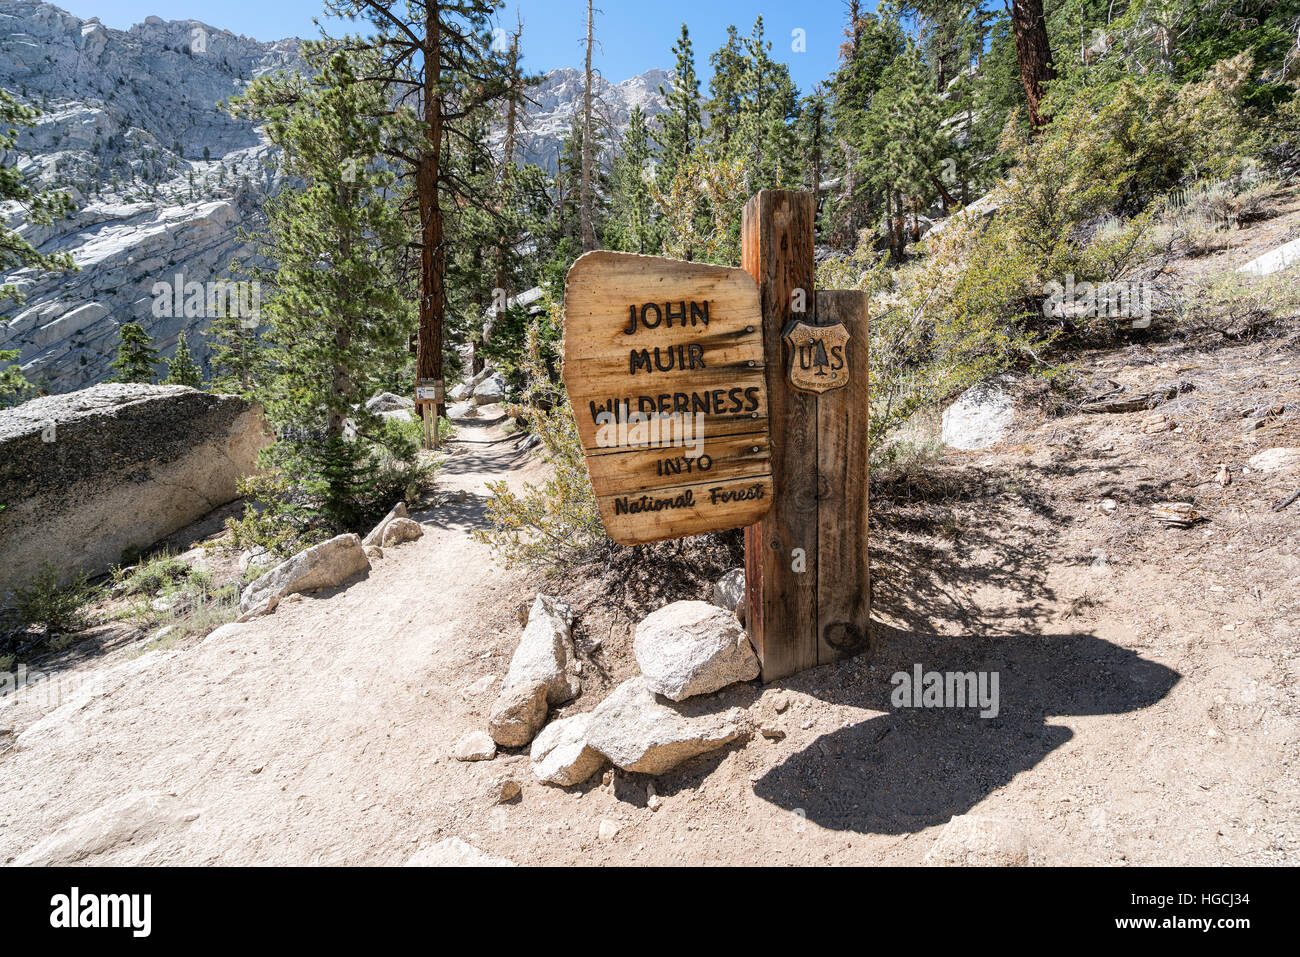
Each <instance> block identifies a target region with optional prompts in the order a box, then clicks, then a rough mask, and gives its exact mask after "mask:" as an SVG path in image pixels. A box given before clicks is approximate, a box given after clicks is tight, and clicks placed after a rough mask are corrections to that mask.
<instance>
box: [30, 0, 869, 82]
mask: <svg viewBox="0 0 1300 957" xmlns="http://www.w3.org/2000/svg"><path fill="white" fill-rule="evenodd" d="M54 2H55V4H56V5H57V6H61V7H63V8H64V9H65V10H68V11H69V12H70V13H73V14H75V15H76V16H79V17H82V18H83V19H85V18H89V17H92V16H97V17H99V19H100V20H101V21H102V22H104V23H105V24H107V25H108V26H110V27H115V28H117V29H120V30H124V29H126V28H127V27H129V26H131V25H132V24H134V23H139V22H140V21H141V20H143V19H144V18H145V17H147V16H149V15H151V14H152V15H154V16H159V17H162V18H163V19H166V20H201V21H203V22H204V23H208V24H211V25H212V26H215V27H221V28H223V29H226V30H231V31H233V32H235V33H242V34H246V35H248V36H251V37H255V38H257V39H258V40H279V39H281V38H283V37H286V36H315V34H316V30H315V28H314V27H313V26H312V22H311V21H312V18H313V17H315V16H318V15H319V14H320V12H321V9H322V7H323V3H322V2H321V0H224V2H222V3H213V2H212V0H54ZM596 5H597V9H598V10H601V9H602V8H603V12H602V13H598V14H597V16H596V36H597V39H598V40H600V43H601V49H599V50H598V51H597V54H596V57H595V60H596V66H597V68H598V69H600V71H601V72H602V73H603V74H604V76H605V78H606V79H607V80H609V81H610V82H611V83H617V82H619V81H620V80H625V79H627V78H628V77H630V76H635V75H637V74H638V73H643V72H644V71H646V70H648V69H650V68H652V67H660V68H662V69H666V70H667V69H672V66H673V57H672V53H671V48H672V45H673V43H674V42H675V41H676V39H677V34H678V31H679V30H680V29H681V25H682V23H686V24H687V25H688V26H689V27H690V31H691V41H692V43H693V44H694V46H695V58H696V69H697V70H698V71H699V73H700V76H701V82H702V83H704V84H705V85H706V91H707V78H708V75H709V63H708V57H709V54H710V53H712V52H713V51H714V50H716V49H717V48H718V47H719V46H721V45H722V42H723V40H724V39H725V38H726V30H727V25H728V24H731V23H734V24H736V26H737V28H739V30H740V32H741V34H742V35H748V34H749V31H750V28H751V27H752V26H753V24H754V18H755V17H757V16H758V15H759V14H762V16H763V22H764V24H765V26H766V33H767V38H768V39H769V40H771V41H772V55H773V56H774V57H775V58H776V59H779V60H781V61H783V62H785V63H787V64H788V65H789V66H790V72H791V75H792V76H793V78H794V81H795V83H796V84H798V86H799V90H800V92H802V93H807V92H808V91H809V90H810V89H811V88H812V86H813V84H814V83H817V82H819V81H821V80H824V79H825V78H826V77H827V75H829V74H830V72H831V71H832V70H833V69H834V68H835V62H836V57H837V55H838V51H839V46H840V43H841V42H842V41H843V31H844V16H845V4H844V2H843V0H802V2H799V3H792V2H790V0H784V2H781V0H596ZM864 6H866V7H871V8H874V7H875V3H874V2H868V3H865V4H864ZM516 7H518V8H519V10H520V12H521V13H522V15H523V18H524V56H525V65H526V66H527V67H528V68H529V69H530V70H533V71H536V72H543V71H546V70H552V69H555V68H557V67H562V66H572V67H577V66H581V65H582V49H581V45H580V43H579V40H580V39H581V38H582V36H583V34H584V31H585V27H586V19H585V18H586V0H508V2H507V4H506V7H505V10H504V11H503V13H502V18H503V20H504V24H503V25H505V24H509V25H513V23H514V20H515V8H516ZM795 30H802V31H804V32H803V37H804V41H805V50H804V52H795V51H794V50H793V49H792V47H793V44H794V34H793V31H795ZM330 32H331V33H333V32H338V31H337V30H336V29H335V28H331V31H330Z"/></svg>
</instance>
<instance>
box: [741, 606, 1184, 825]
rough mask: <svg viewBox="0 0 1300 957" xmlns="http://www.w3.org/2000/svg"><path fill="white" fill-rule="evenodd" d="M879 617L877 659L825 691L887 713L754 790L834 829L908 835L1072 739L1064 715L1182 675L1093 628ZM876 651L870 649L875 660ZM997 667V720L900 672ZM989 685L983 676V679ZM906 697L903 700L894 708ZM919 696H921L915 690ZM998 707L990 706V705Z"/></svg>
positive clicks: (1112, 708) (1149, 699)
mask: <svg viewBox="0 0 1300 957" xmlns="http://www.w3.org/2000/svg"><path fill="white" fill-rule="evenodd" d="M874 624H875V630H877V631H884V632H886V633H885V634H876V635H873V644H874V645H875V646H876V647H878V648H881V649H883V654H881V655H880V660H873V661H872V662H871V664H870V665H869V666H868V665H864V668H865V669H866V672H865V673H864V674H859V675H857V676H855V677H853V678H852V680H851V681H847V682H846V683H845V686H844V687H843V688H841V689H838V690H837V689H827V690H826V691H825V692H823V694H822V696H823V697H825V698H826V699H827V700H831V701H834V702H836V703H841V704H849V705H853V706H856V707H863V708H867V709H871V710H874V711H881V712H884V713H883V714H881V715H878V716H875V717H871V718H868V719H866V720H863V721H860V722H857V723H854V724H851V725H848V726H846V727H843V728H840V729H839V730H836V731H832V732H830V733H828V734H824V735H821V736H820V737H818V738H817V739H816V740H815V741H814V742H813V743H812V744H811V745H809V746H808V747H806V748H804V749H803V750H802V751H800V752H798V753H796V754H794V755H791V756H790V757H789V758H787V759H786V760H785V761H783V762H782V763H781V764H780V765H778V766H777V767H775V768H773V769H772V770H771V771H769V772H768V773H767V774H765V775H764V776H763V777H762V778H760V779H759V780H758V781H757V782H756V783H755V785H754V793H755V794H756V795H758V796H759V797H760V798H762V799H764V800H767V801H770V802H772V803H773V804H776V805H778V806H780V807H783V808H786V809H787V810H790V811H792V812H796V813H802V814H803V815H805V816H806V817H807V819H808V820H809V821H813V822H815V823H817V824H818V825H820V826H822V827H825V828H829V829H831V830H840V831H854V832H859V833H874V834H905V833H909V832H914V831H918V830H921V829H923V828H927V827H932V826H935V825H938V824H943V823H945V822H947V821H948V820H949V819H950V818H952V817H954V816H955V815H958V814H965V813H967V812H968V811H970V810H971V808H973V807H974V806H975V805H976V804H978V803H979V802H980V801H981V800H983V799H984V798H985V797H987V796H988V795H989V794H991V793H993V792H994V791H995V790H997V789H998V788H1000V787H1002V786H1004V785H1006V784H1007V783H1009V782H1010V781H1011V780H1012V779H1013V778H1014V777H1015V776H1016V775H1017V774H1019V773H1021V772H1022V771H1027V770H1030V769H1031V768H1033V767H1035V766H1036V765H1038V764H1039V762H1041V761H1042V760H1043V759H1044V758H1046V757H1047V756H1048V755H1049V754H1051V753H1052V752H1053V751H1055V750H1056V749H1057V748H1059V747H1061V746H1062V745H1063V744H1065V743H1066V742H1068V741H1069V740H1070V739H1071V738H1072V737H1073V736H1074V735H1073V732H1072V731H1070V729H1069V728H1067V727H1064V726H1063V725H1060V724H1053V723H1052V721H1051V719H1052V718H1053V717H1055V716H1064V715H1105V714H1126V713H1129V712H1133V711H1138V710H1141V709H1142V708H1147V707H1150V706H1151V705H1153V704H1155V703H1157V702H1158V701H1160V700H1161V699H1163V698H1164V697H1165V695H1167V694H1168V693H1169V691H1170V690H1171V689H1172V688H1173V687H1174V685H1175V684H1177V682H1178V680H1179V679H1180V677H1181V675H1180V674H1179V673H1178V672H1176V671H1174V670H1173V669H1172V668H1168V667H1166V666H1164V665H1161V664H1159V663H1157V662H1153V661H1149V660H1146V659H1144V658H1142V657H1140V656H1139V655H1137V654H1136V653H1134V652H1132V651H1130V650H1128V649H1126V648H1122V647H1120V646H1118V645H1115V644H1113V643H1111V642H1108V641H1105V640H1103V639H1100V638H1098V637H1096V636H1095V635H1090V634H1085V633H1072V634H1060V635H1045V634H1041V633H1024V634H1009V635H998V636H989V637H982V636H981V637H978V638H974V637H973V638H971V639H970V640H969V641H966V642H963V643H961V644H960V645H954V642H953V639H952V636H938V635H923V634H917V633H915V632H908V631H903V630H901V629H895V628H890V627H888V626H883V625H880V624H879V623H874ZM874 658H875V656H874V655H873V659H874ZM918 664H919V665H921V667H922V671H923V672H939V673H945V674H946V673H948V672H960V673H970V672H976V673H981V672H982V673H984V674H986V675H991V674H993V673H996V674H997V675H998V684H997V694H996V699H997V701H996V703H997V709H996V710H997V714H996V717H987V718H984V717H980V707H979V705H978V704H976V705H975V706H973V707H913V706H911V705H912V698H911V697H910V695H902V694H901V692H898V690H897V689H899V687H900V686H901V684H902V682H901V680H891V679H895V676H897V675H898V674H899V673H905V674H907V675H908V676H909V678H910V677H911V676H912V675H914V674H915V668H916V665H918ZM987 686H991V682H986V687H987ZM898 698H901V699H902V700H904V701H905V702H906V705H907V706H904V707H896V706H895V699H898ZM916 703H920V700H919V697H918V699H917V701H916ZM986 710H990V709H986Z"/></svg>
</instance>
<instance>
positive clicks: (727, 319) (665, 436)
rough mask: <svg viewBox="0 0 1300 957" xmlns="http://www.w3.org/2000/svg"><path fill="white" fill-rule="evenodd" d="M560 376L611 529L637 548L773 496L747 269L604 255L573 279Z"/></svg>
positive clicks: (575, 271)
mask: <svg viewBox="0 0 1300 957" xmlns="http://www.w3.org/2000/svg"><path fill="white" fill-rule="evenodd" d="M564 304H565V310H564V311H565V321H564V381H565V387H566V388H567V389H568V393H569V401H570V403H571V404H572V406H573V414H574V416H575V418H576V419H577V423H578V433H579V436H580V437H581V440H582V448H583V451H584V453H585V454H586V457H587V470H588V472H589V473H590V475H591V484H592V487H593V488H594V489H595V492H596V501H597V504H598V505H599V508H600V517H601V520H602V521H603V522H604V524H605V532H606V533H607V534H608V535H609V537H610V538H612V539H613V540H614V541H616V542H619V543H621V544H624V545H637V544H642V543H644V542H653V541H659V540H660V539H665V538H681V537H683V536H687V535H699V534H703V533H704V532H714V531H721V530H722V529H727V528H736V527H739V526H742V525H749V524H751V523H753V522H755V521H757V520H758V519H759V518H761V517H762V516H763V515H764V514H765V513H766V512H767V510H768V508H769V507H770V506H771V503H772V467H771V452H770V448H769V444H768V406H767V383H766V377H765V365H764V359H763V355H764V350H763V329H762V312H761V310H760V307H759V298H758V286H757V284H756V283H755V282H754V280H753V278H752V277H750V276H749V274H748V273H746V272H745V271H744V270H742V269H731V268H728V267H725V266H709V265H705V264H701V263H689V262H679V261H677V260H673V259H659V258H655V257H651V256H636V255H631V254H628V253H614V252H604V251H597V252H591V253H587V254H586V255H585V256H582V257H581V258H580V259H579V260H578V261H577V262H575V263H574V264H573V267H572V268H571V269H570V270H569V275H568V278H567V280H566V284H565V300H564Z"/></svg>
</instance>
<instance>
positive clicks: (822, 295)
mask: <svg viewBox="0 0 1300 957" xmlns="http://www.w3.org/2000/svg"><path fill="white" fill-rule="evenodd" d="M867 321H868V320H867V294H866V293H864V292H856V291H841V290H835V291H828V290H819V291H818V292H817V321H816V325H819V326H826V325H832V324H834V323H837V322H838V323H842V324H843V325H844V327H845V328H846V329H847V330H848V332H849V341H848V343H847V345H846V346H845V358H846V364H847V368H848V374H849V383H848V385H847V386H845V387H843V388H840V389H835V390H832V391H828V392H824V393H822V395H821V396H820V397H819V398H818V400H817V469H818V503H817V504H818V528H817V571H816V574H817V660H818V663H819V664H825V663H827V662H828V661H833V660H834V659H835V658H837V657H839V656H841V655H849V654H856V653H857V652H860V651H862V650H863V649H864V648H865V647H866V643H867V635H868V634H869V631H868V619H869V617H870V612H871V602H870V587H869V583H870V565H869V561H868V556H867V514H868V501H867V493H868V484H869V483H868V471H867V419H868V414H869V408H870V405H869V402H868V394H869V392H868V386H869V383H868V370H869V368H870V354H869V348H868V340H867Z"/></svg>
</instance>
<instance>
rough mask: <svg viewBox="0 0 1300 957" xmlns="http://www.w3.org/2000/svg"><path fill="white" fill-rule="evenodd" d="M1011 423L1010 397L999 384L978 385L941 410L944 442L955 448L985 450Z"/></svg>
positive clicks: (1013, 415)
mask: <svg viewBox="0 0 1300 957" xmlns="http://www.w3.org/2000/svg"><path fill="white" fill-rule="evenodd" d="M1014 420H1015V404H1014V402H1013V400H1012V398H1011V394H1010V393H1009V392H1007V390H1006V389H1004V388H1003V387H1002V386H1001V385H1000V384H999V383H996V382H986V383H981V384H980V385H976V386H972V387H971V388H969V389H967V390H966V391H965V392H963V393H962V394H961V395H960V396H958V397H957V401H956V402H954V403H953V404H952V405H950V406H948V408H946V409H945V410H944V412H943V441H944V444H945V445H950V446H952V447H953V448H954V449H962V450H965V451H973V450H976V449H986V448H988V447H989V446H991V445H996V444H997V443H998V442H1001V441H1002V438H1003V436H1005V435H1006V434H1007V429H1009V428H1011V423H1012V422H1013V421H1014Z"/></svg>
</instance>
